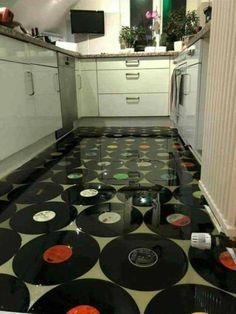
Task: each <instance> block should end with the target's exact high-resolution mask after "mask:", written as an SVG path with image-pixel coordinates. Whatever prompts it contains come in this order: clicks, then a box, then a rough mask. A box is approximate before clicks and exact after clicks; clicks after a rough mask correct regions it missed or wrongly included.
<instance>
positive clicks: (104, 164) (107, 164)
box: [97, 161, 111, 167]
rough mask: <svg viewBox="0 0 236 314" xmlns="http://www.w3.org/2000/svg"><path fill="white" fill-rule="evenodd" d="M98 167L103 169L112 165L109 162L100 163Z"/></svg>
mask: <svg viewBox="0 0 236 314" xmlns="http://www.w3.org/2000/svg"><path fill="white" fill-rule="evenodd" d="M97 165H98V166H99V167H103V166H105V167H107V166H110V165H111V163H110V162H109V161H100V162H98V163H97Z"/></svg>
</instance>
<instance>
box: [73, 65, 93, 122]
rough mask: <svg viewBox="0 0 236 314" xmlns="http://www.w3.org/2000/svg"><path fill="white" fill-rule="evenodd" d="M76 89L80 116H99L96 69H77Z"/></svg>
mask: <svg viewBox="0 0 236 314" xmlns="http://www.w3.org/2000/svg"><path fill="white" fill-rule="evenodd" d="M76 90H77V102H78V106H79V108H78V109H79V110H78V111H79V113H80V116H82V117H97V116H98V95H97V73H96V71H81V72H79V71H76Z"/></svg>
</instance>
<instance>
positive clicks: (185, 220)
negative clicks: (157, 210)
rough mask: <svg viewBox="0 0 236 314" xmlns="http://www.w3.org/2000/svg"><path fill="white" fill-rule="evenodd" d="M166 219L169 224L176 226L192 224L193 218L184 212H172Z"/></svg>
mask: <svg viewBox="0 0 236 314" xmlns="http://www.w3.org/2000/svg"><path fill="white" fill-rule="evenodd" d="M166 220H167V221H168V223H169V224H171V225H174V226H176V227H184V226H187V225H190V224H191V219H190V218H189V217H188V216H186V215H182V214H172V215H169V216H167V217H166Z"/></svg>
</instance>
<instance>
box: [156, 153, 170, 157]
mask: <svg viewBox="0 0 236 314" xmlns="http://www.w3.org/2000/svg"><path fill="white" fill-rule="evenodd" d="M157 155H158V156H160V157H169V153H158V154H157Z"/></svg>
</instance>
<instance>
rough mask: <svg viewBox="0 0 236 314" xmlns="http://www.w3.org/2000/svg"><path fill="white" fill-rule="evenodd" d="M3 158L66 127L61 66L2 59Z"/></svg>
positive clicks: (0, 115)
mask: <svg viewBox="0 0 236 314" xmlns="http://www.w3.org/2000/svg"><path fill="white" fill-rule="evenodd" d="M0 82H1V84H0V94H1V106H0V119H1V121H0V146H1V147H2V148H4V149H1V150H0V160H3V159H5V158H7V157H9V156H10V155H12V154H14V153H16V152H18V151H20V150H22V149H23V148H25V147H27V146H29V145H31V144H33V143H35V142H36V141H38V140H39V139H41V138H42V137H44V136H46V135H49V134H51V133H53V132H54V131H56V130H57V129H58V128H60V127H61V126H62V122H61V121H62V120H61V108H60V96H59V85H58V77H57V68H51V67H44V66H32V65H29V64H23V63H17V62H8V61H3V60H0Z"/></svg>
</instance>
